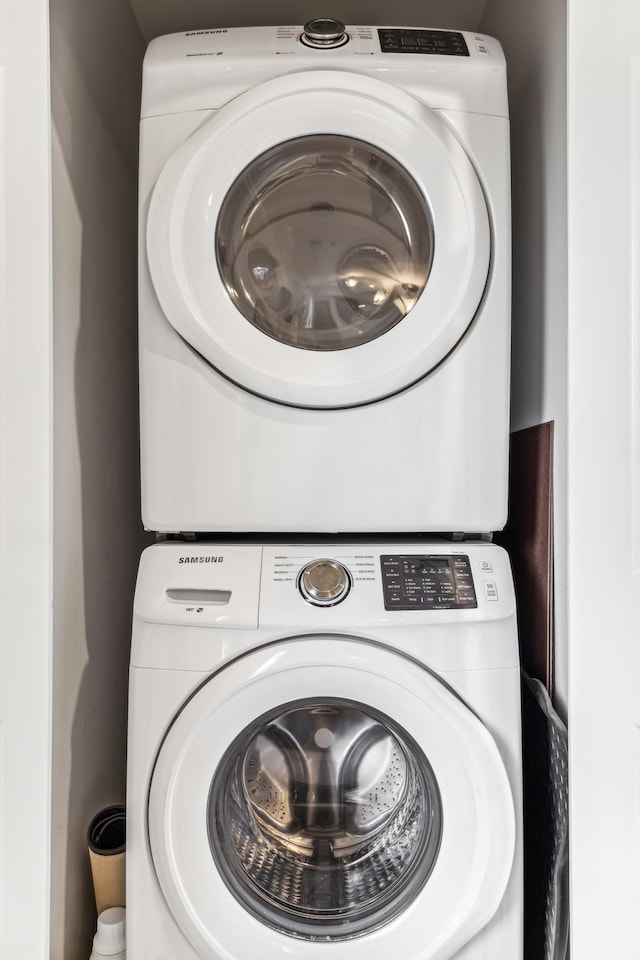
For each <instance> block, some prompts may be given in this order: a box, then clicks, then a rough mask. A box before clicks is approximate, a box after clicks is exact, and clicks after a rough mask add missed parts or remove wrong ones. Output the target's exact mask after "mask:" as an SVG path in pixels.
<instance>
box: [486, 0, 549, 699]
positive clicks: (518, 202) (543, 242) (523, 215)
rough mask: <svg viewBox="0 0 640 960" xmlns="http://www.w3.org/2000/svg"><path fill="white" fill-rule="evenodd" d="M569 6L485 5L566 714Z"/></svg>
mask: <svg viewBox="0 0 640 960" xmlns="http://www.w3.org/2000/svg"><path fill="white" fill-rule="evenodd" d="M566 18H567V6H566V2H565V0H562V2H560V3H558V2H556V0H540V2H538V3H533V4H532V3H528V2H527V0H489V2H488V3H487V8H486V10H485V14H484V16H483V18H482V21H481V24H480V28H481V29H482V30H483V31H484V32H486V33H488V34H491V35H493V36H495V37H497V38H498V39H499V40H500V41H501V43H502V45H503V47H504V50H505V55H506V58H507V75H508V83H509V105H510V111H511V142H512V197H513V346H512V394H511V429H512V430H513V431H516V430H522V429H524V428H526V427H531V426H534V425H536V424H539V423H545V422H547V421H549V420H552V421H554V490H553V498H554V544H555V546H554V567H555V570H554V582H555V609H554V618H555V664H554V673H555V701H556V705H557V706H558V707H559V709H560V712H561V713H562V714H563V715H564V716H565V717H566V710H567V686H568V683H567V612H566V611H567V600H566V592H567V369H568V367H567V364H568V360H567V172H566V167H567V93H566V88H567V84H566V70H567V24H566Z"/></svg>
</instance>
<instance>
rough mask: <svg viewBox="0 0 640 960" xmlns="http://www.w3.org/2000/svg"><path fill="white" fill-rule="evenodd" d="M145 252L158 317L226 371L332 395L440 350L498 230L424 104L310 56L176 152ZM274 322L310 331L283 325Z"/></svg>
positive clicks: (404, 380) (344, 395) (460, 323)
mask: <svg viewBox="0 0 640 960" xmlns="http://www.w3.org/2000/svg"><path fill="white" fill-rule="evenodd" d="M323 138H324V141H323V145H321V146H318V141H319V139H320V140H322V139H323ZM265 168H266V170H267V172H266V173H265ZM279 170H280V173H279V172H278V171H279ZM287 171H288V172H289V176H288V179H287ZM346 179H348V180H349V186H348V188H347V189H345V190H342V191H340V190H338V189H337V188H336V185H337V184H344V182H345V180H346ZM252 191H255V193H254V194H252ZM261 191H262V192H261ZM242 193H248V203H247V206H246V208H245V209H244V210H243V209H239V208H238V203H237V197H238V195H241V194H242ZM349 194H351V201H352V204H351V208H350V207H349V203H346V201H345V197H348V196H349ZM307 195H308V205H307V208H306V209H303V204H304V198H305V196H307ZM234 198H235V199H234ZM412 198H415V202H414V200H413V199H412ZM263 199H264V203H263ZM309 208H313V209H312V210H310V209H309ZM271 210H275V214H274V217H272V218H271V219H270V213H269V211H271ZM278 210H280V211H281V213H280V214H278V212H277V211H278ZM265 211H266V212H265ZM312 214H313V215H312ZM276 221H277V222H276ZM146 251H147V258H148V263H149V269H150V273H151V277H152V280H153V284H154V288H155V290H156V293H157V296H158V299H159V302H160V304H161V306H162V309H163V311H164V314H165V316H166V317H167V319H168V320H169V322H170V323H171V324H172V325H173V326H174V328H175V329H176V330H177V331H178V333H180V335H181V336H182V337H183V338H184V339H185V340H186V341H187V342H188V343H190V344H191V345H192V346H193V347H194V348H195V349H196V350H197V351H198V352H199V353H200V354H201V355H202V356H203V357H204V358H205V359H206V360H207V361H208V362H209V363H210V364H211V365H212V366H213V367H215V368H216V369H217V370H218V371H219V372H220V373H221V374H222V375H223V376H225V377H226V378H228V379H229V380H231V381H233V382H234V383H236V384H238V385H240V386H241V387H243V388H244V389H246V390H248V391H250V392H252V393H255V394H258V395H260V396H262V397H265V398H268V399H270V400H274V401H277V402H280V403H284V404H290V405H295V406H302V407H326V408H331V407H347V406H354V405H360V404H366V403H371V402H375V401H377V400H380V399H382V398H384V397H386V396H390V395H392V394H394V393H397V392H399V391H401V390H403V389H405V388H407V387H408V386H410V385H411V384H413V383H415V382H417V381H418V380H420V379H421V378H422V377H424V376H426V375H427V374H428V373H429V372H430V371H431V370H433V369H434V368H435V367H436V366H437V365H438V364H439V363H441V362H442V360H443V359H444V358H445V357H446V356H447V354H448V353H449V352H450V351H451V350H452V349H453V348H454V347H455V345H456V344H457V342H458V341H459V340H460V338H461V337H462V336H463V334H464V333H465V331H466V330H467V329H468V327H469V325H470V323H471V322H472V321H473V319H474V317H475V315H476V312H477V309H478V307H479V305H480V302H481V300H482V297H483V294H484V291H485V287H486V284H487V282H488V278H489V275H490V265H491V231H490V224H489V217H488V212H487V207H486V203H485V199H484V194H483V191H482V187H481V185H480V182H479V180H478V177H477V174H476V172H475V170H474V168H473V165H472V163H471V161H470V160H469V158H468V157H467V155H466V153H465V151H464V149H463V148H462V146H461V145H460V143H459V142H458V140H457V139H456V138H455V136H454V135H453V134H452V132H451V131H450V129H449V128H448V126H447V125H446V123H445V122H444V121H443V120H442V119H441V118H440V117H439V116H438V115H437V114H436V113H435V112H434V111H432V110H430V109H429V108H428V107H426V106H425V105H424V104H422V103H419V102H418V101H417V100H415V99H414V98H413V97H411V96H410V95H409V94H407V93H405V92H403V91H401V90H399V89H397V88H396V87H393V86H391V85H390V84H387V83H385V82H383V81H381V80H377V79H374V78H368V77H362V76H360V75H358V74H350V73H339V72H336V71H312V72H305V73H301V74H296V75H295V76H293V75H292V76H285V77H279V78H277V79H275V80H271V81H268V82H266V83H264V84H261V85H260V86H259V87H257V88H255V89H254V90H251V91H249V92H248V93H245V94H243V95H241V96H239V97H238V98H237V99H235V100H234V101H232V102H231V103H229V104H228V105H227V106H225V107H224V108H222V109H221V110H220V111H219V112H218V113H217V114H216V115H215V116H214V117H213V118H211V119H210V120H209V121H208V122H207V123H205V124H204V125H203V126H202V127H201V128H200V129H199V130H197V131H196V133H194V134H193V135H192V136H191V137H190V138H189V140H187V142H186V143H184V144H183V145H182V146H181V147H180V148H179V149H178V150H177V151H176V152H175V153H174V154H173V155H172V156H171V157H170V159H169V160H168V161H167V163H166V165H165V167H164V169H163V170H162V172H161V174H160V176H159V178H158V181H157V183H156V186H155V188H154V191H153V194H152V197H151V202H150V206H149V211H148V216H147V228H146ZM261 284H262V285H263V287H264V289H261V286H260V285H261ZM238 287H239V288H240V289H238ZM265 304H266V305H265ZM254 313H255V318H254ZM279 320H281V324H280V326H282V325H283V324H287V323H288V324H289V327H290V328H292V329H293V328H298V329H299V330H300V331H302V340H301V339H300V334H297V333H296V332H295V330H294V332H293V333H291V332H290V335H289V336H288V337H282V338H281V337H280V335H279V334H278V333H276V332H275V328H276V327H277V326H278V323H279ZM379 321H381V322H379ZM310 324H311V325H314V324H315V326H316V327H317V330H318V332H319V334H320V336H319V338H314V335H313V330H311V333H310V326H309V325H310ZM345 328H351V333H353V332H354V330H355V331H356V335H355V336H348V337H346V338H345V337H344V336H342V337H341V336H340V329H345ZM358 328H360V329H361V331H362V332H361V333H360V334H358V333H357V329H358ZM327 330H329V331H333V334H332V335H329V336H326V331H327ZM319 343H320V347H319V346H318V344H319Z"/></svg>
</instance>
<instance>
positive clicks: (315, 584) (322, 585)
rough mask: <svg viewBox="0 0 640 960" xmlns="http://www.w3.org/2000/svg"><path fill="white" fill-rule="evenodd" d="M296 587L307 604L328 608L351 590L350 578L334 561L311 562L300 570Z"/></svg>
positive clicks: (342, 598)
mask: <svg viewBox="0 0 640 960" xmlns="http://www.w3.org/2000/svg"><path fill="white" fill-rule="evenodd" d="M298 587H299V589H300V593H301V594H302V596H303V597H304V599H305V600H306V601H307V602H308V603H314V604H316V606H319V607H330V606H333V605H334V604H336V603H340V601H341V600H344V598H345V597H346V595H347V594H348V592H349V590H350V589H351V577H350V576H349V571H348V570H347V568H346V567H344V566H343V565H342V564H341V563H338V562H337V561H336V560H313V561H312V562H311V563H308V564H307V565H306V567H303V569H302V570H301V572H300V577H299V579H298Z"/></svg>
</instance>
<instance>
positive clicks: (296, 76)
mask: <svg viewBox="0 0 640 960" xmlns="http://www.w3.org/2000/svg"><path fill="white" fill-rule="evenodd" d="M140 163H141V168H140V263H139V272H140V409H141V449H142V456H141V469H142V510H143V520H144V523H145V526H146V527H147V528H148V529H150V530H154V531H156V532H157V533H158V535H159V536H158V539H159V541H161V542H158V543H157V544H155V545H154V546H152V547H150V548H149V549H147V550H146V551H145V553H144V554H143V556H142V560H141V564H140V571H139V576H138V583H137V587H136V594H135V602H134V625H133V641H132V654H131V671H130V717H129V755H128V798H127V811H128V835H127V846H128V851H127V913H128V917H127V926H128V932H127V954H128V957H129V960H253V958H255V957H256V956H267V957H269V958H270V960H285V958H287V960H290V958H296V960H318V958H321V960H371V958H376V957H385V958H386V957H388V956H390V955H392V954H397V955H398V956H402V957H404V958H406V960H448V958H456V960H518V958H521V957H522V955H523V946H522V921H523V891H522V798H521V772H522V771H521V749H520V672H519V657H518V642H517V631H516V614H515V599H514V591H513V584H512V580H511V573H510V568H509V562H508V558H507V556H506V554H505V553H504V551H502V550H501V549H500V548H498V547H496V546H495V545H494V544H492V543H491V542H490V537H489V536H488V534H490V532H491V531H495V530H498V529H500V528H502V526H503V525H504V523H505V520H506V508H507V451H508V429H509V427H508V410H509V329H510V215H509V126H508V112H507V96H506V79H505V63H504V58H503V54H502V51H501V49H500V46H499V44H498V43H497V42H496V41H494V40H492V39H491V38H488V37H485V36H480V35H476V34H473V33H460V32H453V31H438V30H427V29H423V28H419V29H411V28H389V27H384V28H376V27H370V26H349V27H346V28H345V27H343V26H342V25H341V24H339V23H338V22H337V21H331V20H317V21H312V22H311V23H309V24H307V25H306V27H304V28H302V27H260V28H251V29H248V28H238V29H223V30H202V31H194V32H191V33H186V34H179V35H178V34H176V35H172V36H169V37H162V38H159V39H157V40H155V41H153V43H152V44H151V45H150V47H149V50H148V52H147V56H146V58H145V64H144V74H143V95H142V120H141V154H140Z"/></svg>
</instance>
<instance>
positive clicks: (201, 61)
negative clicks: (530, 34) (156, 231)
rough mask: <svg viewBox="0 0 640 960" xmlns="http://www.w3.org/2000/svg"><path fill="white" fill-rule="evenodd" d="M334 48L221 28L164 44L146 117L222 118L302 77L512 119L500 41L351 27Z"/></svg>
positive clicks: (152, 70) (149, 81) (151, 78)
mask: <svg viewBox="0 0 640 960" xmlns="http://www.w3.org/2000/svg"><path fill="white" fill-rule="evenodd" d="M345 31H346V33H345V37H346V39H345V41H344V42H342V43H340V44H339V45H337V46H332V47H328V48H326V47H314V46H310V45H309V44H308V43H306V42H305V39H304V30H303V27H302V26H301V25H289V26H279V27H228V28H227V27H222V28H217V29H213V28H212V29H210V30H193V31H189V32H186V33H175V34H170V35H168V36H165V37H158V38H157V39H156V40H153V41H152V42H151V44H150V45H149V47H148V50H147V54H146V56H145V61H144V71H143V88H142V106H141V116H142V117H143V118H144V117H150V116H158V115H162V114H170V113H181V112H186V111H189V110H213V109H218V108H220V107H221V106H223V105H224V104H225V103H227V102H229V100H231V99H232V98H233V97H235V96H238V94H240V93H242V92H243V91H245V90H248V89H249V88H250V87H252V86H255V85H257V84H259V83H262V82H264V81H265V80H268V79H271V78H273V77H276V76H281V75H283V74H294V73H297V72H299V71H302V70H318V69H330V70H345V71H349V72H354V73H367V74H368V75H378V76H379V77H380V78H381V79H384V80H386V81H388V82H389V83H391V84H397V85H401V86H402V87H403V88H404V89H406V90H408V91H409V92H411V93H413V94H415V96H417V97H419V98H420V99H422V100H424V101H425V102H426V103H428V104H429V106H430V107H432V108H434V109H449V110H465V111H470V112H475V113H483V114H492V115H496V116H502V117H506V116H507V115H508V105H507V92H506V67H505V60H504V55H503V52H502V48H501V46H500V44H499V43H498V41H497V40H494V39H493V38H491V37H487V36H485V35H484V34H479V33H473V32H463V31H452V30H433V29H427V28H425V27H413V28H412V27H375V26H358V25H355V26H346V28H345Z"/></svg>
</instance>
